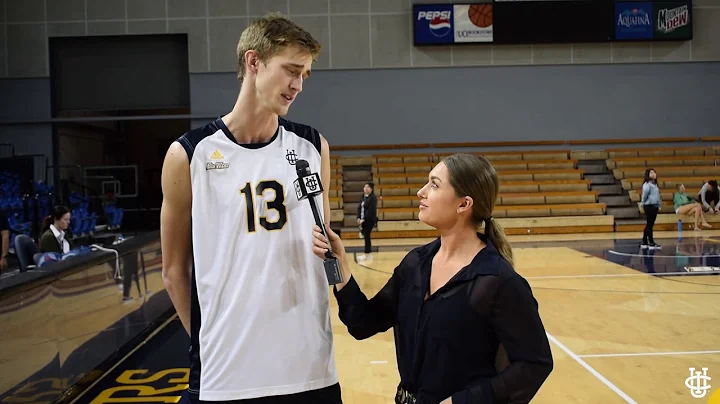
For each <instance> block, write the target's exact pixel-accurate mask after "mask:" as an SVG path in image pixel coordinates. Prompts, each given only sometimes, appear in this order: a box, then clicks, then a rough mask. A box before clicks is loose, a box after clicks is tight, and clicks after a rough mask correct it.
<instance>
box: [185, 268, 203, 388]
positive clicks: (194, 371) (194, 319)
mask: <svg viewBox="0 0 720 404" xmlns="http://www.w3.org/2000/svg"><path fill="white" fill-rule="evenodd" d="M201 324H202V318H201V315H200V301H199V299H198V290H197V274H196V272H195V264H194V263H193V266H192V282H191V284H190V351H189V359H190V380H189V386H188V390H189V391H190V392H191V393H193V392H197V394H200V379H201V378H202V376H201V375H202V363H201V361H200V325H201Z"/></svg>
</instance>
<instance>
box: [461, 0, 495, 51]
mask: <svg viewBox="0 0 720 404" xmlns="http://www.w3.org/2000/svg"><path fill="white" fill-rule="evenodd" d="M492 7H493V5H492V3H486V4H455V5H454V6H453V31H454V34H455V35H454V36H455V42H456V43H457V42H466V43H467V42H479V43H482V42H492V41H493V20H492V12H493V10H492Z"/></svg>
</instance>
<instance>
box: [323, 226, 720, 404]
mask: <svg viewBox="0 0 720 404" xmlns="http://www.w3.org/2000/svg"><path fill="white" fill-rule="evenodd" d="M638 236H639V235H638V234H637V233H608V234H593V235H583V234H568V235H549V236H511V237H510V240H511V242H512V243H513V246H514V254H515V257H516V258H515V262H516V266H517V268H516V269H517V271H518V272H519V273H520V274H522V275H523V276H524V277H525V278H526V279H528V281H529V282H530V285H531V286H532V288H533V293H534V295H535V297H536V298H537V300H538V302H539V305H540V312H541V316H542V319H543V321H544V324H545V327H546V331H547V333H548V335H549V338H550V341H551V347H552V351H553V357H554V360H555V367H554V370H553V372H552V374H551V376H550V377H549V378H548V380H547V381H546V383H545V385H544V386H543V387H542V388H541V390H540V392H539V393H538V395H537V396H536V397H535V399H534V400H533V403H540V404H543V403H547V404H557V403H603V404H605V403H663V404H664V403H720V321H718V320H719V318H718V317H719V315H718V314H719V309H718V308H719V307H720V276H713V275H693V276H687V275H685V276H679V275H678V276H672V275H669V276H662V277H661V276H654V275H652V274H647V273H643V272H641V271H638V270H636V269H631V268H629V267H627V266H624V265H620V264H617V263H613V262H611V261H608V260H606V259H602V258H599V257H596V256H593V255H590V254H587V253H585V252H582V251H579V250H578V249H576V248H571V247H569V246H563V245H562V244H563V240H564V241H566V242H568V243H570V242H572V243H573V244H572V245H573V246H576V245H588V246H591V247H592V248H599V249H606V250H612V249H613V248H614V243H615V240H623V239H625V243H626V244H627V243H633V242H635V241H639V239H638ZM684 236H685V241H684V242H683V244H682V248H678V249H676V248H675V247H674V246H672V245H670V244H669V243H668V244H667V245H666V244H663V249H661V250H658V251H657V252H656V253H655V254H656V255H655V257H656V258H655V260H656V265H658V264H659V263H661V261H662V260H663V259H665V260H671V261H674V258H667V257H668V256H675V255H676V253H677V251H679V252H680V253H683V252H684V253H686V254H689V255H690V256H693V254H697V255H700V254H701V253H702V251H703V249H707V248H709V247H710V248H712V247H715V245H716V244H717V245H718V246H720V244H718V243H719V242H720V241H715V240H716V239H717V240H720V231H703V232H697V233H696V232H686V233H685V234H684ZM696 236H697V238H696ZM664 238H667V239H665V240H664ZM671 238H677V233H676V232H657V233H656V239H658V240H662V241H668V240H669V239H671ZM429 240H430V239H406V240H403V239H389V240H388V239H382V240H376V241H374V243H373V244H374V246H375V247H379V249H380V252H377V253H373V257H372V260H371V261H370V260H368V261H365V262H361V263H357V262H351V266H352V271H353V274H354V276H355V277H356V279H357V280H358V283H359V284H360V286H361V288H362V289H363V291H364V292H365V293H366V295H368V297H371V296H372V295H373V294H374V293H375V292H376V291H378V290H379V289H380V288H381V287H382V286H383V285H384V284H385V282H386V281H387V279H388V278H389V274H390V273H391V272H392V271H393V269H394V268H395V266H396V265H397V264H398V263H399V262H400V260H401V259H402V257H403V256H404V255H405V253H406V251H407V250H408V249H409V248H410V247H409V246H411V245H420V244H421V243H424V242H427V241H429ZM548 240H553V241H555V242H551V243H547V241H548ZM583 240H584V242H583ZM558 241H559V242H558ZM361 243H362V240H348V241H346V246H348V247H353V246H356V247H359V246H361V245H362V244H361ZM546 243H547V244H548V246H544V244H546ZM393 245H396V246H404V247H396V248H394V249H393ZM518 245H519V246H520V247H517V246H518ZM683 249H685V250H683ZM351 255H352V254H351ZM637 255H638V256H640V255H641V253H640V251H639V250H638V254H637ZM351 258H352V257H351ZM331 302H332V304H333V305H334V306H335V307H334V309H333V313H334V314H333V315H334V319H333V325H334V330H335V339H336V358H337V362H338V368H339V369H338V371H339V373H340V378H341V383H342V386H343V399H344V401H345V403H347V404H390V403H393V395H394V393H395V388H396V386H397V383H398V375H397V367H396V362H395V351H394V341H393V335H392V330H390V331H388V332H387V333H384V334H381V335H376V336H374V337H372V338H370V339H369V340H365V341H356V340H355V339H354V338H353V337H351V336H350V335H349V334H348V333H347V331H346V329H345V327H344V325H343V324H342V323H341V322H340V320H339V319H338V317H337V308H336V303H335V300H334V299H331ZM703 367H706V368H708V372H707V375H708V376H710V377H712V378H713V379H712V380H710V382H709V384H710V385H711V388H710V389H709V390H708V391H707V393H706V395H705V396H704V397H703V398H702V399H697V398H693V397H692V395H691V394H690V389H689V388H688V387H686V385H685V383H686V382H685V380H686V379H687V378H688V376H689V375H690V372H689V368H695V369H697V370H701V368H703ZM713 392H714V393H715V394H714V395H712V401H710V398H711V393H713Z"/></svg>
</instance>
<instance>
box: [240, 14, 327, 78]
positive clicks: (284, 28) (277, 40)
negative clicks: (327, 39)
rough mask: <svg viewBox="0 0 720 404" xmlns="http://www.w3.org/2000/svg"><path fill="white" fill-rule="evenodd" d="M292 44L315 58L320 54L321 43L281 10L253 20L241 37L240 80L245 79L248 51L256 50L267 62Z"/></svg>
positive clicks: (262, 59)
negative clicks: (280, 12)
mask: <svg viewBox="0 0 720 404" xmlns="http://www.w3.org/2000/svg"><path fill="white" fill-rule="evenodd" d="M293 45H295V46H298V47H300V48H301V49H303V50H307V51H308V52H310V54H311V55H312V58H313V60H315V59H316V58H317V56H318V55H319V54H320V48H321V45H320V43H319V42H318V41H317V40H316V39H315V38H313V36H312V35H310V33H309V32H308V31H306V30H305V29H304V28H302V27H301V26H299V25H297V24H296V23H294V22H292V21H290V20H289V19H288V18H286V17H284V16H282V15H281V14H279V13H271V14H268V15H266V16H265V17H262V18H260V19H257V20H254V21H252V22H250V25H248V27H247V28H245V30H244V31H243V33H242V34H241V35H240V41H238V46H237V60H238V73H237V78H238V81H240V83H242V82H243V78H244V77H245V52H247V51H249V50H254V51H256V52H257V54H258V58H259V59H260V61H261V62H262V63H267V61H268V60H270V58H272V57H273V56H275V55H277V54H278V53H280V52H282V51H283V50H284V49H286V48H287V47H289V46H293Z"/></svg>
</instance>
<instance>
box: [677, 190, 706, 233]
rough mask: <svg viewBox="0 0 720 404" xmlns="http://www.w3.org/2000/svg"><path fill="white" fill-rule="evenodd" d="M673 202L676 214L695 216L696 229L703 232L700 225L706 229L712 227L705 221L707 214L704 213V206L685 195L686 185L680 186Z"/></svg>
mask: <svg viewBox="0 0 720 404" xmlns="http://www.w3.org/2000/svg"><path fill="white" fill-rule="evenodd" d="M673 202H674V207H675V213H676V214H678V215H692V214H694V215H695V229H696V230H702V228H701V227H700V225H701V224H702V226H705V227H712V225H710V223H708V222H707V221H706V220H705V213H703V209H702V205H700V203H698V202H697V201H696V200H694V199H693V198H691V197H690V195H688V194H687V193H685V185H683V184H678V186H677V192H675V194H674V195H673Z"/></svg>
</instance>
